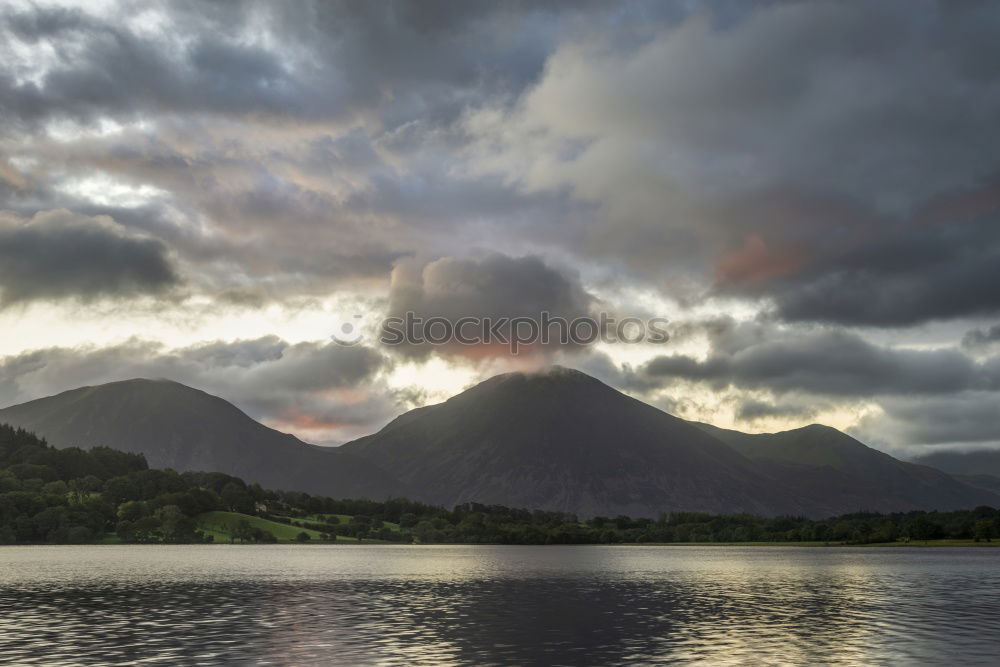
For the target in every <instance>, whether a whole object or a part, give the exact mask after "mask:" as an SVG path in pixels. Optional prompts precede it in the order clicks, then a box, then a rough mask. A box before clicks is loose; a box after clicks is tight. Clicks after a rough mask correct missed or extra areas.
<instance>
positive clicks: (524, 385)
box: [341, 369, 812, 516]
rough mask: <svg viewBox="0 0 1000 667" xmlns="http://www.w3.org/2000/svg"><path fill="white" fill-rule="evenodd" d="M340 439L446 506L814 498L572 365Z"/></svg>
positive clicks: (737, 506)
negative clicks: (787, 489)
mask: <svg viewBox="0 0 1000 667" xmlns="http://www.w3.org/2000/svg"><path fill="white" fill-rule="evenodd" d="M341 449H344V450H345V451H348V452H350V453H352V454H356V455H358V456H361V457H365V458H367V459H368V460H369V461H373V462H379V463H380V464H381V465H384V466H385V467H386V468H387V469H388V470H389V471H390V472H391V473H393V474H395V475H396V476H397V477H400V478H401V479H402V480H404V481H405V482H407V483H408V484H410V486H411V487H412V489H413V490H414V492H415V493H416V494H417V495H418V497H420V498H422V499H424V500H428V501H430V502H434V503H440V504H443V505H445V506H450V505H454V504H456V503H460V502H465V501H477V502H482V503H495V504H504V505H509V506H514V507H528V508H539V509H549V510H557V511H567V512H576V513H579V514H581V515H585V516H592V515H607V516H615V515H618V514H630V515H632V516H655V515H656V514H657V513H658V512H660V511H671V510H697V511H711V512H756V513H764V514H775V513H782V512H810V511H811V509H812V508H811V507H810V506H809V505H808V504H807V503H805V502H802V501H801V500H800V499H798V498H796V497H795V495H794V494H789V493H783V492H781V491H779V490H777V489H775V488H774V485H773V484H772V483H771V481H770V480H768V479H767V478H766V477H765V476H763V475H761V474H759V473H758V471H757V469H756V467H755V466H754V464H753V463H751V462H750V461H748V460H747V459H746V458H744V457H743V456H741V455H739V454H737V453H736V452H734V451H732V450H731V449H730V448H729V447H727V446H725V445H724V444H722V443H721V442H719V441H718V440H716V439H715V438H713V437H709V436H707V435H706V434H705V433H703V432H702V431H701V430H699V429H697V428H694V427H692V426H691V425H689V424H687V423H686V422H684V421H683V420H681V419H678V418H676V417H673V416H671V415H668V414H667V413H665V412H662V411H661V410H658V409H656V408H654V407H652V406H649V405H646V404H645V403H642V402H640V401H637V400H635V399H632V398H629V397H628V396H625V395H624V394H621V393H619V392H618V391H615V390H614V389H612V388H611V387H608V386H607V385H605V384H603V383H602V382H600V381H598V380H596V379H594V378H592V377H589V376H587V375H585V374H583V373H580V372H578V371H571V370H567V369H555V370H553V371H551V372H548V373H544V374H533V375H525V374H520V373H512V374H508V375H501V376H497V377H495V378H492V379H490V380H487V381H486V382H483V383H482V384H479V385H477V386H475V387H473V388H472V389H470V390H468V391H465V392H463V393H461V394H459V395H457V396H455V397H453V398H451V399H449V400H448V401H445V402H444V403H441V404H439V405H434V406H429V407H424V408H419V409H417V410H413V411H411V412H408V413H406V414H404V415H402V416H401V417H399V418H397V419H396V420H395V421H393V422H392V423H390V424H389V425H388V426H386V427H385V428H384V429H382V430H381V431H379V432H378V433H376V434H374V435H371V436H367V437H365V438H361V439H360V440H355V441H354V442H351V443H348V444H346V445H343V446H342V447H341Z"/></svg>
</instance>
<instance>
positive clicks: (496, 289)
mask: <svg viewBox="0 0 1000 667" xmlns="http://www.w3.org/2000/svg"><path fill="white" fill-rule="evenodd" d="M596 306H597V301H596V299H595V298H594V297H593V296H592V295H590V294H589V293H587V291H586V290H584V289H583V287H582V286H581V285H580V284H579V281H578V278H577V276H575V275H572V274H569V273H566V272H564V271H561V270H559V269H557V268H554V267H552V266H550V265H548V264H546V263H545V262H544V261H543V260H542V259H541V258H539V257H532V256H525V257H507V256H506V255H501V254H498V253H494V254H491V255H488V256H486V257H483V258H480V259H462V258H455V257H444V258H441V259H437V260H434V261H432V262H429V263H427V264H425V265H420V264H419V263H417V262H415V261H405V262H402V263H400V264H398V265H397V266H396V268H395V269H394V271H393V278H392V285H391V289H390V296H389V311H388V313H387V316H388V317H397V318H405V317H406V316H407V313H412V314H413V315H414V316H416V317H419V318H422V319H423V320H425V321H426V320H429V319H431V318H443V319H445V320H447V321H449V322H451V323H452V324H454V323H456V322H458V321H459V320H460V319H462V318H468V317H473V318H479V320H480V321H482V320H483V319H484V318H494V319H495V320H497V321H498V320H499V318H518V317H523V318H529V319H531V320H533V321H535V322H539V321H540V318H541V316H542V313H543V312H544V313H549V314H550V316H551V317H553V318H556V317H561V318H564V319H566V320H567V321H572V320H573V319H576V318H579V317H587V316H592V315H593V314H594V309H595V307H596ZM477 330H481V327H480V328H479V329H474V328H473V327H471V326H470V327H469V329H468V331H470V332H471V331H477ZM503 331H504V332H505V335H507V336H510V327H506V328H505V329H504V330H503ZM417 333H418V334H419V335H421V336H423V335H424V334H425V333H426V332H425V331H423V329H420V330H419V331H418V332H417ZM467 337H469V338H473V337H475V336H473V335H472V334H468V336H467ZM559 344H560V341H559V340H558V338H557V337H555V336H553V338H552V340H551V341H550V343H549V345H548V346H547V347H549V348H551V349H553V350H554V349H555V348H557V347H559ZM567 347H570V346H567ZM392 349H394V350H396V351H400V352H402V353H404V354H411V355H416V356H426V355H429V354H430V353H431V352H432V350H437V351H438V352H439V353H441V354H447V355H454V356H458V357H466V358H469V359H481V358H483V357H493V356H507V355H509V354H510V348H509V346H508V345H506V344H501V343H497V344H495V345H489V344H486V343H482V344H476V345H463V344H460V343H457V342H454V343H452V344H448V345H443V346H433V345H430V344H419V343H418V344H416V345H401V346H396V347H394V348H392ZM524 351H525V350H522V352H524ZM533 351H535V352H542V351H543V349H542V347H541V346H539V347H535V348H533Z"/></svg>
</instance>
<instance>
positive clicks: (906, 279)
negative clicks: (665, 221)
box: [764, 211, 1000, 326]
mask: <svg viewBox="0 0 1000 667" xmlns="http://www.w3.org/2000/svg"><path fill="white" fill-rule="evenodd" d="M998 222H1000V211H997V212H994V213H991V214H989V215H987V216H984V217H981V218H980V219H975V220H963V219H957V220H956V219H948V218H945V219H942V220H935V221H934V222H932V223H923V224H919V223H918V224H909V225H906V226H902V225H895V226H893V228H891V229H890V230H887V231H885V232H883V233H882V236H881V238H873V239H871V240H869V241H868V242H867V243H866V244H865V245H862V246H861V247H854V248H849V249H841V250H842V252H839V253H837V254H836V255H833V256H830V255H827V256H825V257H824V256H822V254H820V253H817V254H816V256H814V257H813V258H812V259H811V260H810V261H809V262H808V263H807V264H806V265H805V266H804V267H803V269H802V270H800V271H797V272H796V273H795V274H793V275H792V276H790V277H789V278H788V279H778V280H774V281H771V283H770V284H768V285H766V286H765V287H764V290H765V291H764V293H765V294H766V293H768V292H770V293H771V294H774V295H775V296H774V298H775V301H776V304H777V312H778V314H779V315H780V316H781V317H783V318H784V319H786V320H792V321H794V320H808V321H819V322H835V323H844V324H851V325H870V326H904V325H912V324H917V323H920V322H925V321H928V320H934V319H947V318H952V317H961V316H975V315H986V314H991V313H996V312H998V311H1000V290H997V289H996V287H995V285H996V281H997V278H998V268H997V267H1000V224H998ZM873 236H874V234H873Z"/></svg>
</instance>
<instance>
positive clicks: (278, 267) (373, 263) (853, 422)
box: [0, 0, 1000, 457]
mask: <svg viewBox="0 0 1000 667" xmlns="http://www.w3.org/2000/svg"><path fill="white" fill-rule="evenodd" d="M0 7H2V10H0V39H2V40H3V41H4V43H5V45H6V47H7V48H6V49H5V51H6V54H7V56H6V58H5V59H4V62H3V63H2V65H0V111H2V120H0V204H2V205H0V405H2V406H6V405H11V404H15V403H20V402H24V401H27V400H32V399H35V398H39V397H42V396H46V395H49V394H53V393H56V392H59V391H64V390H67V389H71V388H75V387H78V386H83V385H88V384H96V383H101V382H108V381H112V380H121V379H127V378H132V377H166V378H170V379H173V380H177V381H179V382H183V383H185V384H190V385H192V386H195V387H197V388H199V389H203V390H205V391H208V392H209V393H213V394H217V395H219V396H222V397H223V398H226V399H227V400H230V401H232V402H234V403H235V404H237V405H238V406H239V407H240V408H242V409H244V410H246V411H247V412H248V413H249V414H250V415H251V416H253V417H254V418H257V419H260V420H261V421H263V422H264V423H266V424H268V425H270V426H273V427H275V428H278V429H280V430H284V431H288V432H292V433H294V434H296V435H298V436H299V437H301V438H303V439H305V440H308V441H312V442H342V441H345V440H349V439H351V438H354V437H357V436H359V435H363V434H366V433H370V432H372V431H374V430H376V429H378V428H379V427H381V426H382V425H383V424H385V423H386V422H387V421H388V420H389V419H391V418H392V417H394V416H396V415H397V414H399V413H400V412H402V411H404V410H407V409H411V408H413V407H417V406H420V405H424V404H427V403H430V402H437V401H440V400H443V399H444V398H447V397H448V396H450V395H452V394H454V393H457V392H458V391H461V390H462V389H464V388H465V387H467V386H469V385H471V384H473V383H475V382H477V381H480V380H483V379H485V378H487V377H489V376H491V375H493V374H496V373H500V372H505V371H509V370H530V369H537V368H543V367H545V366H547V365H548V364H552V363H558V364H562V365H565V366H570V367H574V368H578V369H580V370H582V371H584V372H588V373H590V374H592V375H595V376H596V377H598V378H600V379H602V380H604V381H605V382H607V383H609V384H611V385H612V386H614V387H616V388H618V389H621V390H622V391H625V392H627V393H629V394H630V395H632V396H635V397H636V398H639V399H641V400H644V401H647V402H649V403H651V404H653V405H656V406H658V407H661V408H663V409H665V410H667V411H668V412H671V413H673V414H676V415H678V416H681V417H684V418H687V419H696V420H699V421H707V422H711V423H715V424H717V425H720V426H727V427H735V428H738V429H741V430H747V431H775V430H783V429H788V428H795V427H798V426H802V425H805V424H809V423H813V422H821V423H827V424H830V425H832V426H835V427H837V428H841V429H843V430H846V431H847V432H849V433H851V434H852V435H855V436H856V437H858V438H859V439H861V440H862V441H864V442H865V443H866V444H869V445H871V446H874V447H877V448H879V449H882V450H884V451H887V452H890V453H892V454H894V455H899V456H903V457H912V456H918V455H921V454H924V453H930V452H931V451H935V450H939V449H955V448H957V449H997V448H1000V289H997V285H998V283H1000V280H998V279H1000V225H998V219H997V218H998V211H1000V180H998V179H1000V135H998V134H997V133H996V131H995V127H996V121H997V119H998V118H1000V85H998V83H997V82H998V81H1000V57H998V56H1000V53H998V51H1000V42H998V41H997V40H996V36H995V30H994V29H993V28H994V26H995V25H997V22H998V21H1000V7H998V6H996V5H993V4H990V3H980V2H969V3H946V2H931V1H929V0H927V1H921V0H915V1H914V0H910V1H906V2H903V1H896V2H890V1H881V0H880V1H876V2H868V3H863V4H862V3H857V4H850V3H840V2H832V1H831V2H826V1H820V0H816V1H811V2H795V1H782V2H755V3H746V2H714V3H702V2H694V1H691V2H678V3H662V2H638V1H630V2H624V3H586V2H584V3H545V4H533V3H525V2H506V3H486V2H464V3H445V2H440V3H439V2H386V3H362V2H338V3H306V4H301V5H300V4H295V5H286V4H283V3H264V2H236V1H234V2H224V3H214V4H211V5H204V4H201V3H188V2H174V3H164V4H159V3H157V4H148V3H138V2H129V1H124V0H123V1H121V2H112V1H108V2H97V3H63V2H38V3H34V2H19V1H7V2H2V3H0ZM542 311H545V312H551V313H556V314H559V315H560V316H563V317H567V318H572V317H576V316H587V315H592V314H593V313H595V312H599V311H600V312H607V313H613V314H614V315H615V316H617V317H619V318H620V317H638V318H651V317H660V318H666V319H667V320H669V322H670V324H669V327H668V328H669V332H670V340H669V341H668V342H666V343H662V344H639V345H623V344H605V343H597V344H594V345H584V346H580V345H566V346H562V345H558V344H553V345H547V346H538V347H533V348H531V349H529V350H528V351H527V352H526V353H524V354H521V355H516V356H513V355H510V354H509V353H508V352H507V351H506V350H505V349H504V348H502V347H496V346H461V347H460V346H438V347H434V346H430V347H428V346H401V347H396V348H393V347H387V346H384V345H380V344H379V343H378V341H377V337H376V336H374V335H372V332H373V331H374V330H375V328H377V324H378V322H380V321H381V320H382V318H384V317H387V316H390V315H398V314H401V313H404V312H417V313H421V314H424V315H429V316H434V315H440V316H444V317H448V318H451V319H455V318H460V317H463V316H470V317H490V316H493V317H496V316H506V317H517V316H528V317H533V316H537V315H538V314H539V313H540V312H542ZM345 323H350V324H352V325H356V326H357V327H358V328H359V330H361V331H364V332H365V336H364V337H362V338H361V340H360V342H359V343H358V344H357V345H351V346H344V345H340V344H338V343H336V342H335V341H333V340H331V336H332V335H334V334H335V332H336V331H338V328H339V327H341V326H342V325H344V324H345Z"/></svg>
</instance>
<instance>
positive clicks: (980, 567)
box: [0, 546, 1000, 665]
mask: <svg viewBox="0 0 1000 667" xmlns="http://www.w3.org/2000/svg"><path fill="white" fill-rule="evenodd" d="M997 637H1000V550H996V551H994V550H992V549H983V550H972V549H965V550H961V549H956V550H950V549H935V550H916V549H914V550H909V549H891V550H878V549H794V548H788V549H781V548H774V549H770V548H766V549H765V548H715V549H711V548H706V549H695V548H664V547H632V546H629V547H359V546H341V547H335V546H334V547H318V546H317V547H305V546H262V547H249V546H248V547H225V546H210V547H194V546H192V547H162V546H161V547H141V546H135V547H9V548H0V662H4V663H12V664H32V663H44V664H110V665H114V664H123V665H124V664H144V665H145V664H149V665H176V664H191V665H215V664H232V663H238V664H259V665H305V664H377V665H414V664H422V665H449V664H479V665H507V664H517V665H535V664H539V665H541V664H545V665H550V664H551V665H559V664H564V665H625V664H636V663H641V664H664V663H670V664H676V663H682V664H697V663H707V664H713V665H719V664H723V665H725V664H748V663H752V664H761V663H766V664H801V665H804V664H810V665H811V664H825V665H854V664H864V665H877V664H907V665H912V664H955V663H964V664H997V661H998V653H1000V650H998V649H1000V646H998V641H997Z"/></svg>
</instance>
